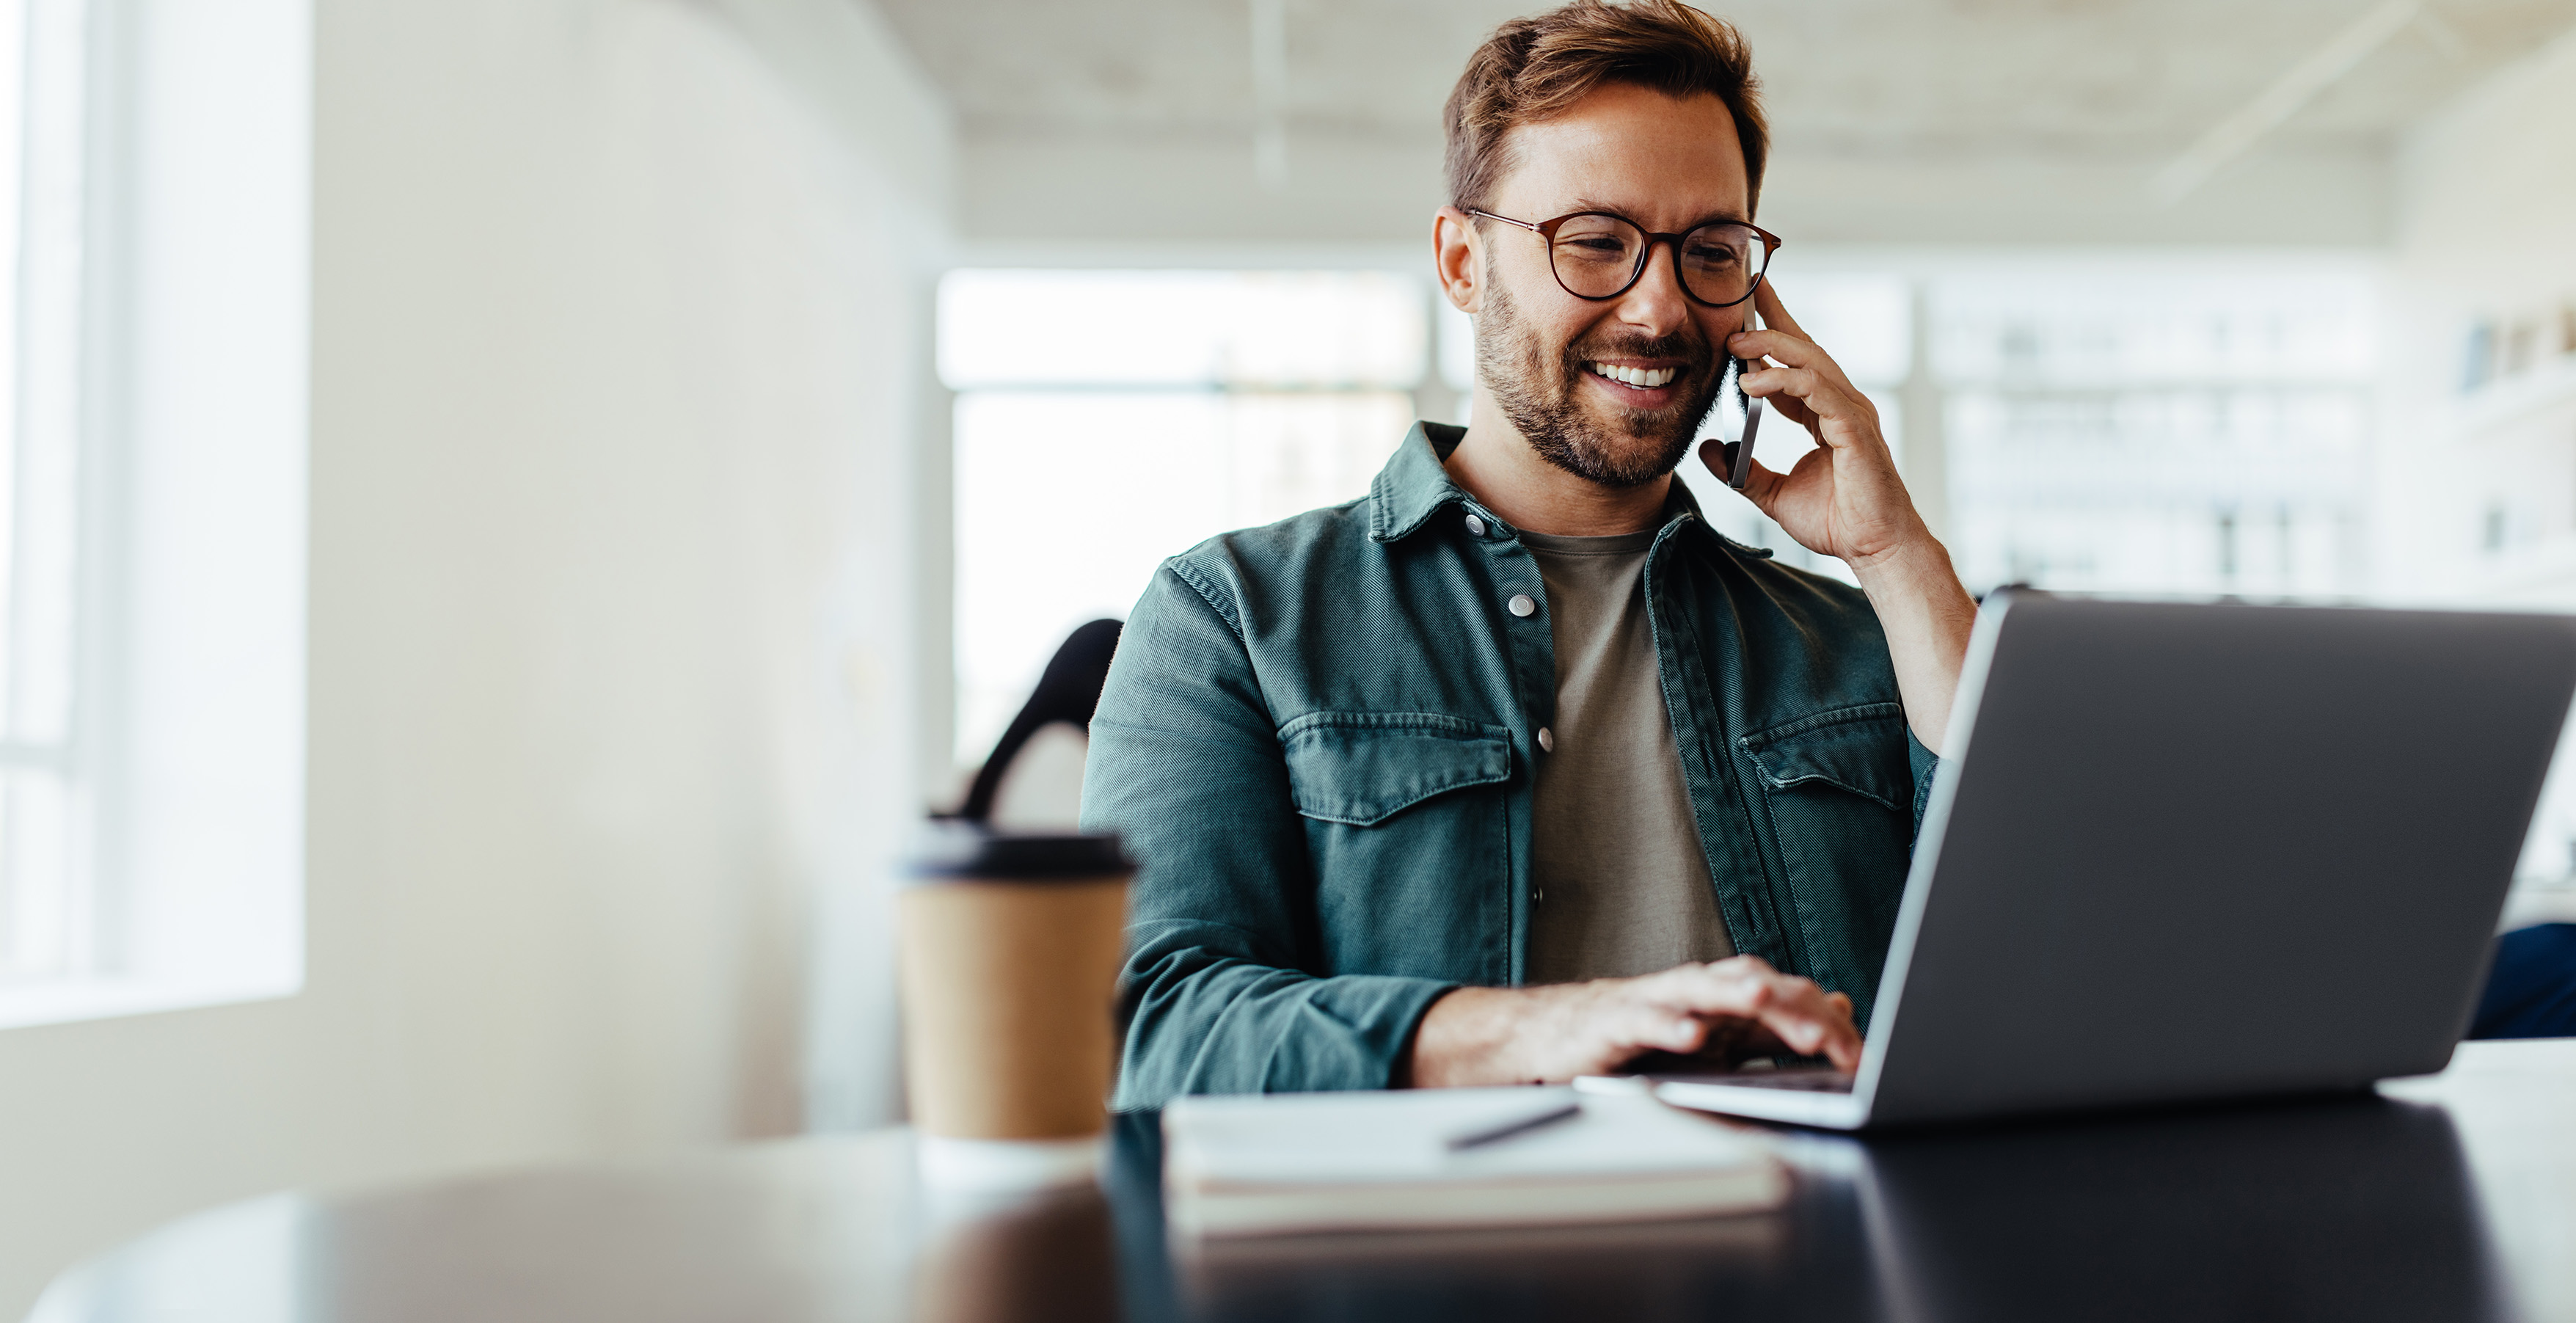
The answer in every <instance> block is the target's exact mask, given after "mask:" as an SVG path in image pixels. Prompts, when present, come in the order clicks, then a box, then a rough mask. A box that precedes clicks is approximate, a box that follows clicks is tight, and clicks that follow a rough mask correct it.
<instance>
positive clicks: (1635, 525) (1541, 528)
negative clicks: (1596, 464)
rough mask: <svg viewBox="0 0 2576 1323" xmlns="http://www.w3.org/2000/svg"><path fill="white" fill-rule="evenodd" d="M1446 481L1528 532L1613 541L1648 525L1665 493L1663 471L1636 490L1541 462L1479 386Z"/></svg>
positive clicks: (1667, 482) (1667, 481) (1668, 481)
mask: <svg viewBox="0 0 2576 1323" xmlns="http://www.w3.org/2000/svg"><path fill="white" fill-rule="evenodd" d="M1447 468H1448V470H1449V480H1450V481H1452V482H1455V483H1457V484H1458V485H1459V486H1461V487H1464V488H1466V489H1467V492H1468V494H1470V495H1472V496H1474V497H1475V498H1476V499H1477V500H1479V501H1482V502H1483V503H1484V505H1485V508H1486V509H1488V510H1491V511H1493V512H1494V513H1495V514H1498V515H1501V516H1502V517H1503V519H1504V521H1505V522H1507V523H1509V524H1511V525H1512V526H1513V527H1515V528H1518V529H1520V530H1522V531H1523V532H1528V533H1540V534H1546V535H1549V536H1553V537H1615V536H1617V535H1619V534H1621V533H1636V532H1642V531H1644V530H1646V529H1649V528H1653V527H1654V526H1655V524H1656V522H1657V520H1658V519H1659V518H1660V517H1661V516H1662V514H1663V511H1664V500H1665V498H1666V497H1667V496H1668V495H1670V494H1671V491H1672V483H1673V478H1672V475H1671V474H1666V475H1664V476H1663V477H1661V478H1658V479H1656V480H1655V481H1653V482H1649V483H1642V484H1640V485H1638V486H1635V487H1605V486H1603V485H1602V484H1600V483H1597V482H1594V481H1592V480H1590V479H1588V478H1581V477H1577V476H1575V475H1574V474H1571V473H1568V472H1566V471H1565V470H1564V469H1561V468H1558V467H1557V466H1556V465H1554V464H1550V463H1548V462H1547V461H1546V460H1544V459H1541V458H1539V454H1538V452H1537V451H1536V450H1533V449H1531V448H1530V443H1529V440H1528V438H1526V437H1523V436H1522V435H1521V434H1520V429H1518V428H1516V427H1513V426H1512V425H1511V422H1510V420H1508V419H1506V418H1504V417H1503V411H1502V409H1501V408H1499V407H1498V406H1496V405H1495V403H1494V401H1493V400H1492V399H1490V398H1488V397H1487V396H1486V394H1485V392H1484V391H1483V390H1482V389H1481V388H1479V389H1478V390H1477V392H1476V410H1475V416H1474V419H1473V421H1471V422H1470V423H1469V424H1468V426H1467V435H1466V437H1465V438H1464V439H1463V440H1461V441H1459V442H1458V448H1457V449H1455V450H1452V451H1450V452H1449V459H1448V461H1447Z"/></svg>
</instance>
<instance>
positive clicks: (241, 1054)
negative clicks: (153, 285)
mask: <svg viewBox="0 0 2576 1323" xmlns="http://www.w3.org/2000/svg"><path fill="white" fill-rule="evenodd" d="M316 24H317V27H316V32H315V45H316V63H317V66H318V70H317V78H316V87H315V118H316V138H317V141H316V143H315V148H314V150H315V177H314V188H315V214H314V222H315V223H314V234H315V245H316V255H315V268H314V280H313V288H314V295H313V297H314V317H313V336H314V345H313V355H312V372H313V394H312V427H313V432H312V443H311V449H312V467H311V475H310V477H311V501H312V515H311V541H310V545H311V567H312V568H311V590H310V599H311V622H310V629H311V645H310V646H311V651H310V674H311V703H310V714H309V715H310V730H311V743H310V749H309V769H310V786H311V790H310V801H309V839H308V842H307V847H308V848H307V854H308V859H309V874H308V881H307V897H308V915H307V917H308V920H309V948H308V957H309V965H308V979H307V983H306V988H305V991H304V992H303V993H302V994H301V995H299V996H296V997H293V998H289V999H286V1000H281V1001H272V1002H266V1003H258V1004H250V1005H242V1006H235V1007H228V1008H217V1009H209V1010H201V1011H189V1012H180V1013H174V1014H165V1015H154V1016H143V1017H134V1018H127V1019H120V1020H107V1021H99V1022H94V1023H87V1024H78V1025H65V1026H59V1027H53V1028H34V1029H19V1030H11V1031H7V1032H5V1033H0V1173H5V1177H0V1318H14V1317H17V1316H18V1315H19V1313H20V1312H21V1311H22V1310H23V1309H24V1308H25V1307H26V1304H27V1302H28V1301H30V1300H31V1299H32V1298H33V1295H34V1293H35V1292H36V1290H37V1289H38V1288H39V1287H40V1286H41V1284H42V1282H43V1281H44V1279H45V1278H47V1277H48V1276H50V1275H51V1273H53V1272H54V1271H56V1270H57V1269H59V1268H60V1267H61V1266H63V1265H64V1264H65V1263H67V1262H68V1261H70V1260H72V1259H74V1258H76V1257H78V1256H81V1255H84V1254H86V1253H89V1252H93V1251H95V1250H97V1249H99V1248H102V1247H104V1246H106V1245H108V1244H111V1243H113V1242H115V1241H117V1240H119V1239H121V1238H123V1237H125V1236H128V1235H130V1234H133V1233H135V1232H137V1231H140V1230H142V1229H144V1228H146V1227H148V1226H150V1225H152V1224H154V1223H156V1222H159V1221H161V1220H164V1219H166V1218H169V1217H171V1216H174V1215H176V1214H179V1213H182V1212H185V1211H187V1210H190V1209H193V1208H197V1207H201V1206H203V1205H206V1204H209V1203H212V1202H217V1201H221V1200H225V1199H230V1198H235V1197H240V1196H244V1195H249V1194H253V1193H257V1192H260V1191H265V1190H270V1189H276V1188H281V1187H287V1186H312V1185H322V1186H332V1185H342V1184H347V1183H352V1182H369V1181H377V1180H384V1179H392V1178H398V1177H402V1176H406V1175H415V1174H420V1173H426V1172H433V1171H443V1170H450V1169H455V1168H460V1167H467V1166H479V1165H487V1164H496V1163H510V1162H520V1161H528V1160H537V1159H548V1158H558V1157H571V1156H580V1155H590V1154H599V1153H613V1152H635V1151H645V1150H653V1149H660V1148H667V1147H671V1146H676V1145H687V1144H697V1143H707V1142H715V1141H721V1140H724V1139H727V1138H731V1137H735V1136H741V1135H752V1134H766V1133H776V1132H780V1131H784V1130H788V1129H791V1128H794V1127H796V1126H797V1125H798V1124H800V1122H801V1120H802V1119H803V1117H802V1111H801V1099H802V1096H803V1083H804V1081H803V1074H804V1066H803V1063H802V1055H803V1053H802V1045H801V1041H800V1036H801V1035H802V1034H803V1033H804V1032H805V1028H806V1016H805V1013H804V1009H805V1008H804V1005H803V997H804V991H803V989H804V984H805V975H806V973H807V971H808V967H809V964H810V963H812V962H811V961H810V960H809V957H808V954H807V952H808V941H809V927H808V921H809V919H810V918H811V917H812V916H813V914H814V913H815V912H816V910H817V909H818V904H817V900H818V897H819V898H820V901H821V904H820V908H821V909H823V910H824V911H825V912H827V913H829V914H831V915H833V916H834V917H835V919H836V921H838V922H841V923H844V924H857V925H864V924H866V923H867V922H868V921H869V920H870V918H871V915H872V912H873V909H874V906H875V904H876V902H877V900H878V899H879V897H878V895H877V892H876V889H875V888H876V883H875V881H874V879H875V878H876V877H877V876H878V874H877V871H876V867H875V858H876V855H877V854H878V852H880V851H882V850H883V849H884V848H885V846H886V843H887V842H888V841H889V840H891V839H892V837H893V835H894V833H895V831H896V830H897V829H898V827H899V825H900V824H901V822H902V821H904V820H905V819H907V818H909V817H910V816H911V814H912V811H913V806H914V805H915V804H916V803H917V802H918V789H917V786H916V784H915V782H916V780H917V777H916V773H915V770H914V769H915V768H916V767H917V765H918V760H917V756H916V751H915V750H914V748H913V747H912V745H913V743H914V725H913V723H914V716H913V704H912V702H911V694H912V692H913V688H914V680H913V676H912V671H913V669H914V667H915V664H916V663H915V656H916V653H915V650H914V644H915V637H914V635H915V631H914V629H913V620H914V616H915V613H916V612H917V611H918V610H920V609H922V607H921V605H920V604H919V603H917V602H915V601H914V600H913V595H914V592H915V590H914V587H913V582H914V579H915V577H916V576H915V575H914V574H913V573H912V561H913V558H914V546H915V542H914V533H913V528H914V513H913V511H914V500H913V492H914V490H915V485H916V483H918V482H920V481H924V479H922V478H921V476H920V475H918V474H916V473H915V472H914V469H913V461H912V459H911V458H910V456H911V454H912V451H913V446H912V439H913V437H914V436H915V435H916V432H917V430H918V429H919V428H920V427H921V420H920V419H919V418H918V417H916V416H915V407H916V402H917V398H918V391H917V386H918V383H919V382H920V381H921V380H922V379H923V377H924V375H925V370H924V368H923V367H922V365H921V363H920V355H921V354H922V352H923V345H922V342H921V337H920V336H919V335H918V334H917V332H918V329H919V327H920V326H921V324H922V322H923V319H924V318H925V317H926V313H925V312H924V311H923V308H924V304H923V300H924V299H925V297H926V294H927V283H926V278H925V273H926V270H927V268H928V267H930V266H931V265H932V264H934V263H935V262H936V261H937V260H938V252H937V249H938V245H939V243H940V238H939V236H940V233H941V231H942V218H941V206H940V199H942V198H943V197H944V191H945V183H944V180H943V178H942V177H941V172H942V171H943V170H944V169H945V165H944V162H945V155H946V151H945V146H944V144H945V142H946V137H945V135H946V132H947V130H946V124H945V119H944V117H943V114H942V112H941V111H940V110H939V109H938V106H937V103H936V101H935V100H934V99H933V98H932V97H931V96H930V95H929V94H928V93H927V91H926V90H925V89H924V86H923V85H922V84H921V83H920V82H919V81H918V80H917V79H915V78H913V76H912V75H910V74H909V73H908V72H907V71H906V68H905V66H904V65H903V63H902V60H901V57H900V56H899V55H898V54H896V53H895V50H894V48H892V47H891V46H890V45H888V44H887V43H886V41H885V38H884V36H883V34H882V32H881V31H880V30H879V29H878V28H877V27H876V26H875V25H874V23H873V21H872V19H871V16H870V15H869V14H868V13H867V12H866V11H865V10H863V9H862V8H861V7H860V6H858V5H855V4H852V3H850V0H727V2H726V3H720V4H719V3H703V4H695V5H692V4H685V3H680V2H679V0H320V4H319V6H318V13H317V16H316ZM824 70H835V71H841V73H842V74H843V76H844V77H843V79H842V80H841V81H836V80H834V79H832V78H829V77H823V76H821V71H824ZM853 70H855V71H857V72H856V73H855V74H853V73H851V72H850V71H853ZM858 945H859V946H861V947H862V948H864V947H865V946H866V945H867V943H866V942H865V941H861V942H859V943H858ZM836 973H837V974H838V975H839V976H840V977H839V978H838V979H837V981H836V983H835V986H836V987H837V988H839V989H840V991H839V994H838V996H839V1000H838V1002H836V1004H835V1008H834V1009H833V1010H832V1011H831V1012H830V1017H831V1018H832V1019H833V1020H834V1022H835V1024H834V1029H835V1031H836V1032H842V1033H844V1034H846V1035H856V1036H860V1037H862V1038H863V1037H864V1036H865V1035H869V1034H876V1035H880V1036H881V1035H882V1033H883V1032H884V1031H883V1027H882V1026H883V1022H884V1016H883V1014H882V1011H883V1001H882V997H881V993H880V991H879V989H880V987H881V981H880V980H879V979H877V978H875V977H873V976H872V975H871V974H870V973H869V972H868V971H852V970H848V969H841V970H838V971H836ZM846 1046H847V1052H846V1057H847V1059H849V1060H853V1061H860V1062H865V1061H868V1060H872V1059H875V1057H876V1055H877V1054H879V1053H881V1051H882V1049H883V1043H882V1041H875V1042H869V1041H858V1042H854V1043H850V1044H847V1045H846ZM865 1074H866V1073H865V1071H864V1070H860V1071H857V1072H856V1078H857V1083H855V1084H853V1083H852V1082H851V1081H850V1080H846V1079H845V1080H844V1081H842V1089H843V1095H842V1101H841V1102H840V1103H839V1104H838V1105H837V1106H838V1108H839V1111H840V1118H839V1119H843V1120H864V1119H868V1115H869V1112H870V1109H871V1108H874V1109H875V1110H876V1112H877V1114H880V1115H881V1114H883V1111H884V1109H885V1107H887V1106H889V1105H890V1104H889V1103H888V1101H887V1096H886V1094H885V1085H884V1083H883V1081H882V1080H879V1081H877V1082H876V1084H875V1085H874V1086H873V1087H874V1088H875V1093H874V1094H871V1093H870V1092H869V1091H868V1089H869V1086H868V1083H867V1080H866V1078H865ZM853 1090H855V1092H853Z"/></svg>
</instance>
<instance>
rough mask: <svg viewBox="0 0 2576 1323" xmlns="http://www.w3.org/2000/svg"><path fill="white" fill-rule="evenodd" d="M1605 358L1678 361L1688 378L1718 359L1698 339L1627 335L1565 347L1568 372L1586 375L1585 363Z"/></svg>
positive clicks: (1674, 336) (1701, 340) (1707, 346)
mask: <svg viewBox="0 0 2576 1323" xmlns="http://www.w3.org/2000/svg"><path fill="white" fill-rule="evenodd" d="M1605 358H1678V359H1680V360H1682V361H1683V362H1684V363H1685V364H1687V365H1688V366H1689V371H1688V372H1687V373H1685V374H1684V375H1686V376H1693V377H1696V376H1698V375H1699V374H1700V373H1701V372H1702V371H1703V370H1705V369H1706V368H1707V367H1708V366H1709V365H1710V364H1711V363H1713V362H1715V361H1716V360H1717V355H1716V353H1715V352H1714V351H1712V350H1711V349H1710V348H1709V344H1708V341H1707V340H1705V339H1702V338H1701V337H1699V336H1696V335H1651V336H1649V335H1627V336H1614V337H1612V338H1610V339H1606V340H1596V341H1593V342H1591V343H1588V344H1576V345H1567V346H1566V347H1565V370H1566V371H1567V372H1568V373H1575V372H1581V371H1583V365H1584V364H1586V363H1592V362H1598V361H1600V360H1602V359H1605Z"/></svg>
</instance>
